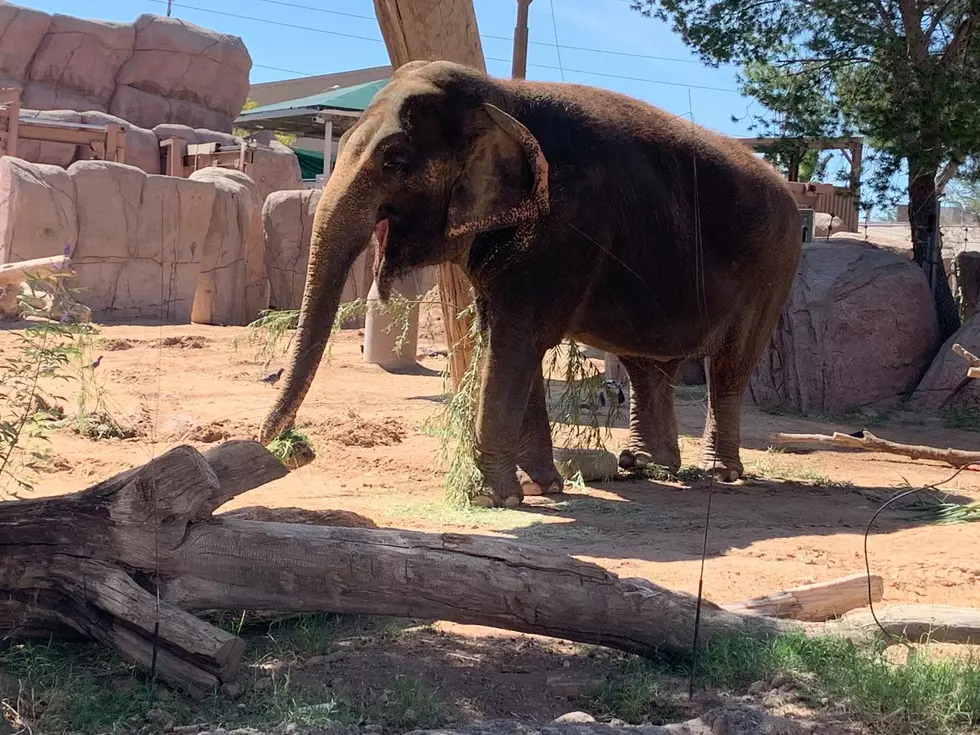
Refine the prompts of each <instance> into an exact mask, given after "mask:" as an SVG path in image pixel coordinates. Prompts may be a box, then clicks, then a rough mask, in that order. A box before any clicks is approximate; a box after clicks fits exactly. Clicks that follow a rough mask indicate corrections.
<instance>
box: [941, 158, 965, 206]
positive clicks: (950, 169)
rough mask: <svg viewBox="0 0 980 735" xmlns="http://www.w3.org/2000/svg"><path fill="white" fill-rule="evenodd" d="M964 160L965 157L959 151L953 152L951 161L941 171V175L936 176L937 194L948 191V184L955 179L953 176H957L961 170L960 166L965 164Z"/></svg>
mask: <svg viewBox="0 0 980 735" xmlns="http://www.w3.org/2000/svg"><path fill="white" fill-rule="evenodd" d="M964 160H965V157H964V156H962V155H960V154H959V153H955V154H953V157H952V158H950V159H949V163H947V164H946V166H945V167H944V168H943V170H942V171H941V172H940V173H939V176H938V177H936V196H942V195H943V192H945V191H946V186H947V185H948V184H949V182H950V181H952V180H953V177H955V176H956V173H957V172H958V171H959V170H960V166H962V165H963V161H964Z"/></svg>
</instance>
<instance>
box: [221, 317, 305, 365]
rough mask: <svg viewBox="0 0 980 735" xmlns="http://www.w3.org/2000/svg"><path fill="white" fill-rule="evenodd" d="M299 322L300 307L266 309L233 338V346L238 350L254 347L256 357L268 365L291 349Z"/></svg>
mask: <svg viewBox="0 0 980 735" xmlns="http://www.w3.org/2000/svg"><path fill="white" fill-rule="evenodd" d="M298 323H299V310H298V309H281V310H275V309H264V310H263V311H260V312H259V318H258V319H256V320H255V321H254V322H251V323H250V324H249V325H248V326H247V327H245V331H244V332H242V333H241V334H240V335H238V336H237V337H235V339H233V340H232V346H233V347H234V348H235V349H236V350H237V349H238V348H239V347H243V346H248V347H251V348H253V349H254V350H255V352H254V359H256V360H261V361H262V364H263V365H265V366H266V367H268V366H269V364H270V363H272V362H273V361H274V360H277V359H279V358H280V357H282V356H283V355H285V354H286V352H287V351H288V350H289V346H290V345H291V344H292V341H293V336H294V335H295V330H296V325H297V324H298Z"/></svg>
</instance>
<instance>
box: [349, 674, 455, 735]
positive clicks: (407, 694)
mask: <svg viewBox="0 0 980 735" xmlns="http://www.w3.org/2000/svg"><path fill="white" fill-rule="evenodd" d="M362 706H363V709H364V714H365V717H364V719H370V720H373V721H374V722H376V723H377V724H379V725H382V726H384V727H390V728H395V729H398V730H407V729H412V728H427V727H437V726H439V725H441V724H443V723H442V720H443V719H444V717H445V714H446V709H447V708H446V703H445V702H444V701H443V699H442V697H441V696H440V695H439V693H438V692H437V691H436V690H435V689H433V688H432V687H429V686H427V685H426V684H425V683H424V682H422V681H421V680H420V679H418V678H415V677H411V678H409V677H406V676H397V677H395V679H394V680H393V681H392V682H391V684H390V685H388V687H386V688H385V690H384V691H383V692H381V696H380V697H378V698H377V699H376V700H373V701H370V702H365V703H363V705H362Z"/></svg>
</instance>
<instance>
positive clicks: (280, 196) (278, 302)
mask: <svg viewBox="0 0 980 735" xmlns="http://www.w3.org/2000/svg"><path fill="white" fill-rule="evenodd" d="M322 193H323V192H322V190H320V189H302V190H300V191H277V192H273V193H272V194H270V195H269V197H268V198H267V199H266V200H265V205H264V206H263V207H262V232H263V235H264V238H265V258H266V261H265V262H266V271H267V272H268V274H269V306H270V308H272V309H299V307H300V305H301V304H302V303H303V288H304V287H305V285H306V267H307V265H308V263H309V260H310V238H311V237H312V235H313V216H314V215H315V214H316V207H317V204H318V203H319V201H320V195H321V194H322ZM372 258H373V253H372V250H371V248H367V249H366V250H365V251H364V252H363V253H361V255H360V256H358V258H357V260H355V261H354V265H353V266H351V270H350V273H349V274H348V276H347V282H346V283H345V285H344V291H343V294H342V295H341V298H340V303H342V304H344V303H347V302H350V301H354V300H356V299H359V298H361V299H363V298H367V295H368V290H369V289H370V287H371V283H372V281H373V280H374V279H373V277H372V275H371V262H372V260H371V259H372Z"/></svg>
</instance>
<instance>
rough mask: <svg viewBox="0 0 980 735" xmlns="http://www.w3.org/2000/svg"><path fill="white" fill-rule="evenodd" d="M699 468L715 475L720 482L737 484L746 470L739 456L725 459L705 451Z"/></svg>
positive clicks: (710, 451)
mask: <svg viewBox="0 0 980 735" xmlns="http://www.w3.org/2000/svg"><path fill="white" fill-rule="evenodd" d="M698 467H700V468H701V469H702V470H704V471H705V472H707V473H708V474H709V475H714V478H715V479H716V480H717V481H718V482H736V481H737V480H739V479H740V478H741V477H742V474H743V473H744V471H745V470H744V468H743V467H742V462H741V460H739V458H738V455H735V456H734V457H724V456H721V455H719V454H716V453H715V452H714V451H712V450H703V451H702V452H701V456H700V457H699V458H698Z"/></svg>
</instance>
